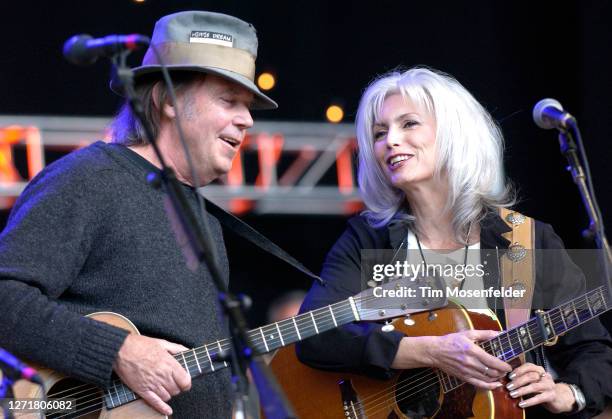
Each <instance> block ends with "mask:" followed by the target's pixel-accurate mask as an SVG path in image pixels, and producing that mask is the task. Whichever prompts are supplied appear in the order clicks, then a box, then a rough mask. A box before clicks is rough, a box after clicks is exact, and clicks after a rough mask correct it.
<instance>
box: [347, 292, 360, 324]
mask: <svg viewBox="0 0 612 419" xmlns="http://www.w3.org/2000/svg"><path fill="white" fill-rule="evenodd" d="M348 301H349V304H350V305H351V311H352V312H353V319H354V320H355V321H356V322H358V321H359V320H361V319H360V317H359V312H358V311H357V306H356V305H355V300H354V299H353V297H349V299H348Z"/></svg>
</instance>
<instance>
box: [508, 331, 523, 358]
mask: <svg viewBox="0 0 612 419" xmlns="http://www.w3.org/2000/svg"><path fill="white" fill-rule="evenodd" d="M508 333H510V331H508ZM514 333H515V334H516V340H517V341H518V344H519V346H520V347H521V350H520V351H519V352H521V353H522V352H525V345H523V339H525V338H526V336H527V332H525V326H521V327H519V328H518V329H515V330H514ZM513 352H514V349H513Z"/></svg>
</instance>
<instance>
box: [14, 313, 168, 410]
mask: <svg viewBox="0 0 612 419" xmlns="http://www.w3.org/2000/svg"><path fill="white" fill-rule="evenodd" d="M87 317H90V318H92V319H94V320H97V321H101V322H104V323H108V324H111V325H113V326H115V327H120V328H122V329H125V330H127V331H129V332H130V333H136V334H140V333H139V332H138V329H137V328H136V326H134V324H133V323H132V322H131V321H130V320H129V319H127V318H126V317H124V316H122V315H120V314H116V313H112V312H99V313H93V314H90V315H88V316H87ZM32 366H33V367H35V368H36V365H32ZM37 370H38V372H39V374H40V376H41V377H42V379H43V380H44V382H45V388H46V389H47V398H60V397H66V398H71V399H76V412H74V413H70V414H68V413H67V412H64V413H56V414H47V415H46V418H54V417H62V418H65V419H68V418H73V417H77V416H78V417H79V418H84V419H94V418H103V419H132V418H146V419H149V418H150V419H153V418H156V419H159V418H166V417H167V416H164V415H162V414H161V413H159V412H157V411H156V410H155V409H153V408H152V407H150V406H149V405H148V404H147V403H145V402H144V401H143V400H141V399H138V400H135V401H132V402H130V403H126V404H124V405H122V406H119V407H116V408H114V409H110V410H107V409H106V408H105V405H104V400H103V394H102V390H101V389H100V388H98V387H96V386H94V385H92V384H85V383H83V382H80V381H79V380H76V379H74V378H71V377H68V376H66V375H63V374H60V373H58V372H57V371H53V370H50V369H48V368H37ZM14 392H15V397H16V398H37V399H41V398H42V394H41V392H42V389H41V388H40V386H38V385H35V384H32V383H29V382H27V381H25V380H19V381H18V382H17V383H16V384H15V386H14ZM87 412H89V413H87ZM30 417H31V418H40V416H39V415H38V414H29V415H21V414H20V415H19V418H30Z"/></svg>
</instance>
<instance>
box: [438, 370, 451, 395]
mask: <svg viewBox="0 0 612 419" xmlns="http://www.w3.org/2000/svg"><path fill="white" fill-rule="evenodd" d="M437 373H438V377H439V378H441V379H442V387H444V392H445V393H448V392H449V391H451V390H452V388H451V384H450V376H449V375H448V374H446V373H445V372H443V371H440V370H438V371H437Z"/></svg>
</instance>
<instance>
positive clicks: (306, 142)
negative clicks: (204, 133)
mask: <svg viewBox="0 0 612 419" xmlns="http://www.w3.org/2000/svg"><path fill="white" fill-rule="evenodd" d="M108 122H109V118H97V117H52V116H13V115H4V116H0V205H1V206H2V207H4V208H8V207H10V206H11V205H12V204H13V202H14V200H15V197H17V196H18V195H19V194H20V193H21V191H22V190H23V188H25V186H26V185H27V182H28V181H29V180H30V179H32V178H33V177H34V176H35V175H36V174H37V173H38V172H40V170H42V169H43V167H44V166H45V165H46V164H47V162H50V161H51V160H53V159H55V158H57V157H58V156H60V155H62V154H66V153H69V152H70V151H73V150H75V149H77V148H80V147H83V146H86V145H88V144H90V143H92V142H94V141H97V140H101V139H102V140H104V139H106V140H108V135H107V131H106V126H107V124H108ZM354 152H355V138H354V132H353V126H352V125H350V124H329V123H309V122H256V123H255V126H254V127H253V128H252V129H251V130H249V134H248V135H247V137H246V139H245V142H244V144H243V146H242V148H241V150H240V153H239V154H238V156H237V157H236V159H235V161H234V165H233V168H232V170H231V171H230V173H228V175H227V176H224V177H223V179H220V181H219V182H216V183H214V184H211V185H208V186H206V187H204V188H201V191H202V193H203V194H204V195H205V196H206V197H207V198H209V199H211V200H212V201H214V202H216V203H218V204H220V205H221V206H223V207H224V208H226V209H229V210H230V211H232V212H234V213H237V214H245V213H248V212H253V213H258V214H263V213H277V214H330V215H341V214H352V213H354V212H356V211H359V210H360V209H361V208H362V207H363V205H362V202H361V200H360V198H359V195H358V192H357V187H356V182H355V175H356V164H355V158H354V155H355V154H354Z"/></svg>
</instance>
